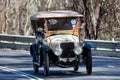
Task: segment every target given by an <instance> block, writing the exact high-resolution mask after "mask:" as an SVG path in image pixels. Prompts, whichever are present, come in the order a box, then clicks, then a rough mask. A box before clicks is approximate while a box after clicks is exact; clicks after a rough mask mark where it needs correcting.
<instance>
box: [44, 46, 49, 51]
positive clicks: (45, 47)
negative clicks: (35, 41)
mask: <svg viewBox="0 0 120 80" xmlns="http://www.w3.org/2000/svg"><path fill="white" fill-rule="evenodd" d="M42 49H43V50H45V51H49V50H50V47H49V46H47V45H43V46H42Z"/></svg>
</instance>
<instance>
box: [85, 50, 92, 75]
mask: <svg viewBox="0 0 120 80" xmlns="http://www.w3.org/2000/svg"><path fill="white" fill-rule="evenodd" d="M85 64H86V71H87V74H91V73H92V55H91V50H89V51H88V52H87V55H86V57H85Z"/></svg>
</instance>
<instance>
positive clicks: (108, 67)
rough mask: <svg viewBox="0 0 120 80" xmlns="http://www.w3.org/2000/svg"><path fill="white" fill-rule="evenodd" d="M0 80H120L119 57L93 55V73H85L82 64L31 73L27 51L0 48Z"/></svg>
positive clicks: (30, 60) (30, 58) (41, 69)
mask: <svg viewBox="0 0 120 80" xmlns="http://www.w3.org/2000/svg"><path fill="white" fill-rule="evenodd" d="M0 80H120V58H114V57H99V56H93V73H92V75H86V69H85V66H84V65H80V67H79V71H78V72H74V71H73V68H60V67H56V66H52V67H50V75H49V76H48V77H46V76H44V75H43V67H42V68H40V69H39V73H38V74H34V73H33V66H32V57H31V56H30V54H29V51H22V50H0Z"/></svg>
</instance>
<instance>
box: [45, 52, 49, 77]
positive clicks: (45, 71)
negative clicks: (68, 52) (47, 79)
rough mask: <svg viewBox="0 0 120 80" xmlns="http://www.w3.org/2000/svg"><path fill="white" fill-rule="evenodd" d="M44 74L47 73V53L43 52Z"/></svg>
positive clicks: (46, 74)
mask: <svg viewBox="0 0 120 80" xmlns="http://www.w3.org/2000/svg"><path fill="white" fill-rule="evenodd" d="M44 75H45V76H48V75H49V56H48V53H44Z"/></svg>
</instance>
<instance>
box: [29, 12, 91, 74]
mask: <svg viewBox="0 0 120 80" xmlns="http://www.w3.org/2000/svg"><path fill="white" fill-rule="evenodd" d="M30 19H31V24H32V29H33V31H34V34H35V43H33V44H32V45H31V46H30V54H31V56H32V57H33V69H34V73H38V71H39V67H42V66H43V67H44V75H45V76H48V75H49V67H50V65H51V64H54V65H56V66H59V67H61V68H68V67H73V70H74V71H78V69H79V65H80V63H82V64H84V65H85V66H86V72H87V74H91V73H92V55H91V48H92V44H91V43H89V42H84V35H85V32H84V25H85V24H84V21H83V15H81V14H79V13H78V12H75V11H41V12H37V13H35V14H34V15H32V16H31V17H30Z"/></svg>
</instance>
